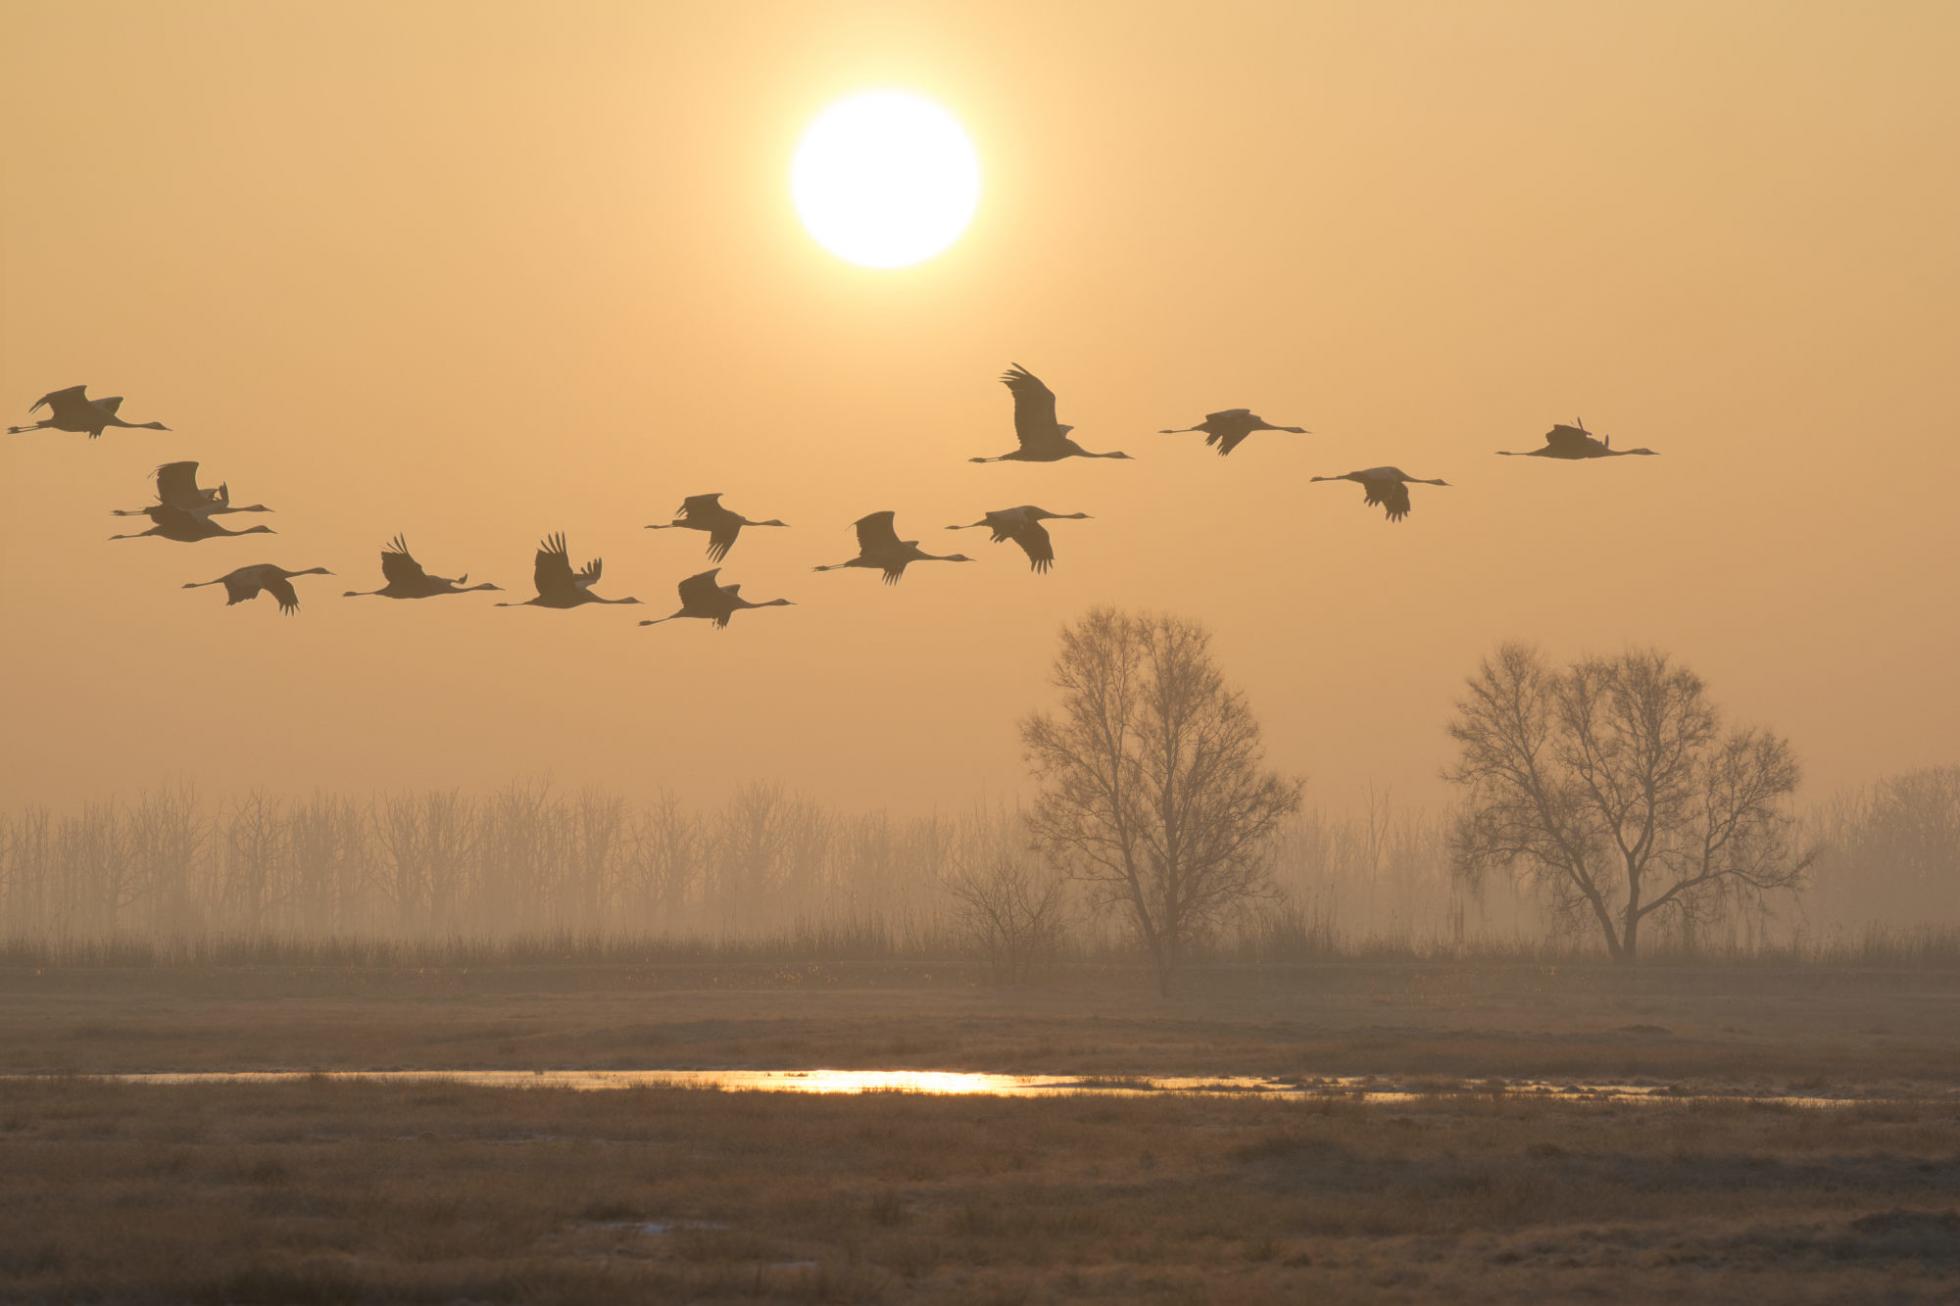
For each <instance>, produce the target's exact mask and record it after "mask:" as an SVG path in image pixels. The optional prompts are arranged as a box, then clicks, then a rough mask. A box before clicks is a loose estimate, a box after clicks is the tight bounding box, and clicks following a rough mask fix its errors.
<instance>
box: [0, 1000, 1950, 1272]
mask: <svg viewBox="0 0 1960 1306" xmlns="http://www.w3.org/2000/svg"><path fill="white" fill-rule="evenodd" d="M819 1065H823V1066H837V1067H859V1068H889V1067H914V1068H936V1069H975V1070H999V1071H1014V1072H1054V1073H1079V1074H1087V1075H1122V1074H1147V1073H1165V1074H1174V1073H1185V1074H1199V1075H1202V1074H1228V1073H1234V1074H1246V1073H1251V1074H1277V1075H1310V1074H1311V1075H1321V1074H1324V1075H1333V1074H1363V1075H1377V1076H1381V1077H1383V1078H1384V1079H1385V1080H1389V1081H1393V1082H1400V1083H1413V1084H1416V1085H1425V1084H1429V1085H1438V1086H1441V1085H1447V1084H1454V1083H1458V1082H1460V1081H1466V1080H1480V1079H1485V1078H1489V1077H1502V1078H1526V1077H1537V1076H1545V1077H1552V1078H1564V1079H1574V1080H1608V1079H1613V1080H1636V1081H1644V1082H1648V1083H1656V1084H1667V1085H1672V1086H1674V1087H1677V1088H1680V1089H1683V1090H1688V1091H1695V1092H1704V1091H1712V1092H1717V1093H1720V1092H1734V1091H1773V1092H1786V1091H1798V1092H1814V1093H1823V1094H1842V1095H1864V1096H1868V1097H1869V1098H1870V1099H1871V1100H1868V1101H1865V1102H1863V1103H1861V1104H1859V1105H1853V1106H1844V1107H1830V1108H1801V1107H1783V1106H1767V1105H1761V1104H1752V1103H1749V1102H1746V1101H1718V1102H1696V1103H1689V1102H1677V1103H1664V1104H1639V1105H1633V1104H1623V1105H1614V1104H1607V1103H1557V1102H1543V1101H1540V1102H1527V1101H1521V1100H1517V1099H1506V1098H1503V1097H1501V1096H1497V1095H1493V1094H1489V1093H1438V1094H1436V1095H1434V1096H1426V1097H1422V1098H1419V1099H1418V1100H1416V1101H1414V1102H1411V1103H1398V1104H1387V1105H1361V1104H1358V1103H1354V1102H1351V1101H1342V1100H1332V1101H1313V1102H1283V1101H1276V1100H1258V1099H1219V1098H1203V1097H1172V1096H1165V1097H1144V1098H1125V1099H1109V1098H1091V1097H1081V1098H1065V1099H1057V1100H1045V1101H1010V1100H1003V1099H978V1098H933V1097H923V1096H916V1095H901V1094H871V1095H865V1096H855V1097H828V1098H819V1097H807V1096H796V1097H791V1096H781V1095H763V1094H735V1093H717V1092H702V1091H688V1090H676V1089H634V1090H627V1091H621V1092H600V1093H584V1094H579V1093H573V1092H570V1091H565V1090H559V1089H547V1088H528V1089H491V1088H479V1087H467V1086H462V1085H457V1084H444V1083H417V1084H404V1083H395V1084H389V1083H379V1082H361V1081H329V1080H324V1079H306V1080H302V1081H299V1082H296V1083H287V1084H272V1085H268V1084H236V1085H219V1086H157V1085H136V1084H122V1083H115V1082H108V1081H103V1080H99V1079H90V1078H70V1077H59V1078H32V1079H13V1080H8V1081H0V1175H4V1177H5V1178H4V1182H0V1301H6V1302H15V1301H22V1302H38V1301H49V1302H67V1301H93V1302H176V1301H190V1302H212V1303H232V1302H235V1303H291V1302H301V1303H303V1302H341V1301H391V1302H395V1301H400V1302H424V1301H427V1302H584V1301H597V1300H605V1301H658V1302H665V1301H699V1302H719V1301H741V1302H750V1301H807V1300H828V1301H888V1302H911V1301H920V1302H955V1303H957V1302H987V1303H994V1302H1028V1303H1034V1302H1051V1301H1073V1300H1082V1299H1101V1300H1107V1301H1112V1302H1130V1301H1152V1302H1154V1301H1167V1302H1216V1303H1232V1302H1264V1301H1296V1300H1305V1299H1309V1298H1311V1299H1314V1300H1321V1301H1397V1300H1426V1299H1434V1298H1437V1297H1445V1296H1446V1297H1448V1298H1449V1299H1451V1300H1458V1301H1493V1302H1496V1301H1515V1300H1519V1299H1521V1298H1526V1297H1530V1298H1536V1299H1541V1300H1555V1301H1567V1300H1600V1301H1608V1302H1614V1301H1628V1302H1631V1301H1650V1300H1654V1299H1656V1298H1659V1297H1664V1296H1666V1297H1675V1298H1680V1299H1685V1300H1722V1301H1733V1300H1776V1301H1847V1302H1849V1301H1861V1302H1862V1301H1872V1300H1884V1301H1898V1302H1917V1301H1926V1302H1935V1301H1951V1300H1952V1299H1953V1294H1954V1290H1955V1284H1956V1282H1960V975H1956V974H1955V973H1953V972H1952V971H1950V970H1940V969H1925V970H1911V969H1891V970H1856V969H1852V968H1845V967H1789V968H1778V967H1768V966H1755V965H1727V966H1707V967H1688V966H1684V965H1672V966H1654V967H1651V968H1647V969H1645V970H1643V971H1641V972H1639V973H1636V974H1631V975H1629V974H1622V973H1619V972H1615V971H1613V970H1611V969H1610V968H1605V967H1600V966H1591V965H1583V964H1578V965H1570V964H1568V965H1559V966H1540V965H1523V964H1511V965H1496V964H1478V965H1469V964H1462V965H1459V964H1455V963H1427V964H1417V963H1396V964H1392V965H1391V964H1367V963H1361V962H1347V963H1330V964H1328V965H1326V966H1322V967H1309V968H1298V969H1292V970H1287V971H1260V972H1252V971H1246V972H1240V971H1223V970H1221V971H1214V972H1208V973H1206V974H1203V975H1197V976H1194V977H1193V979H1192V982H1191V983H1190V984H1189V985H1188V986H1187V989H1186V992H1185V993H1184V994H1183V995H1181V996H1179V997H1177V998H1174V999H1171V1000H1169V1001H1162V1000H1159V999H1156V998H1154V997H1151V996H1149V995H1148V993H1147V990H1146V988H1145V986H1144V985H1143V983H1142V982H1141V981H1140V978H1139V977H1138V976H1136V975H1133V974H1128V973H1125V972H1122V971H1120V970H1098V969H1090V968H1085V969H1083V970H1080V971H1076V972H1071V973H1068V974H1065V975H1060V976H1056V977H1053V978H1052V980H1051V982H1049V983H1047V984H1044V985H1042V986H1039V987H1036V988H1033V989H1030V990H1027V991H1023V992H1004V991H999V990H992V989H988V988H986V987H984V986H982V985H979V984H977V983H975V982H974V981H973V979H972V977H971V976H969V975H966V974H964V973H962V972H961V971H960V970H959V969H958V968H957V967H951V968H934V967H929V966H925V965H913V964H909V963H908V964H889V965H874V964H862V965H855V966H852V965H835V964H817V963H807V964H784V965H775V966H771V965H762V964H757V965H754V966H750V967H733V966H720V967H713V966H700V967H688V966H678V965H677V966H664V967H655V966H644V967H634V966H573V965H567V966H533V967H498V968H476V967H472V968H460V967H390V966H380V967H376V966H369V967H361V966H345V967H294V966H270V967H188V966H186V967H154V968H147V969H135V970H115V969H99V968H47V967H43V968H39V969H38V970H37V969H36V968H34V967H25V968H21V967H15V968H8V969H4V970H0V1071H5V1072H9V1073H11V1074H15V1075H30V1076H46V1075H55V1076H73V1075H84V1076H85V1075H89V1074H101V1073H110V1072H117V1071H146V1070H239V1069H299V1070H311V1069H318V1070H330V1069H332V1070H358V1069H385V1068H438V1069H441V1068H448V1069H461V1068H545V1067H565V1068H570V1067H612V1068H656V1067H716V1066H726V1067H760V1068H787V1067H797V1066H819Z"/></svg>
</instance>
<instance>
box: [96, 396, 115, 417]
mask: <svg viewBox="0 0 1960 1306" xmlns="http://www.w3.org/2000/svg"><path fill="white" fill-rule="evenodd" d="M122 401H123V397H122V396H121V395H110V396H109V397H108V398H107V399H91V400H89V402H90V403H92V404H94V405H95V406H96V407H97V408H100V409H101V410H102V411H103V412H105V413H108V414H110V415H112V416H113V415H114V414H115V412H116V410H118V409H120V408H121V407H122Z"/></svg>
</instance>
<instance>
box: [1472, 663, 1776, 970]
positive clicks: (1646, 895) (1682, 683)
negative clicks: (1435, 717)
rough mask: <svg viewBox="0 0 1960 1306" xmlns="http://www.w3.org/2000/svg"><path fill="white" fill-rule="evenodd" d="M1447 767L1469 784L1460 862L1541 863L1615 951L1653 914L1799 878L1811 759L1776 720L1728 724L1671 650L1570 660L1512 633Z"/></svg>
mask: <svg viewBox="0 0 1960 1306" xmlns="http://www.w3.org/2000/svg"><path fill="white" fill-rule="evenodd" d="M1449 732H1450V737H1451V738H1452V739H1454V740H1455V741H1456V742H1457V745H1458V748H1459V753H1458V757H1457V761H1456V763H1455V765H1454V766H1452V767H1451V768H1449V770H1448V771H1446V772H1445V775H1446V776H1447V778H1448V779H1449V780H1451V781H1453V782H1454V783H1456V784H1457V785H1459V786H1461V787H1462V788H1463V789H1464V791H1465V793H1466V796H1467V802H1466V804H1465V807H1464V810H1463V812H1462V813H1461V814H1460V816H1459V818H1458V821H1457V827H1456V830H1455V833H1454V838H1453V844H1454V846H1453V849H1452V852H1453V858H1454V863H1455V865H1456V868H1457V870H1458V871H1459V873H1461V874H1463V875H1465V876H1466V877H1468V878H1469V879H1470V880H1471V881H1472V882H1475V881H1476V880H1477V879H1478V878H1480V877H1481V876H1482V875H1483V873H1484V872H1485V871H1486V870H1488V869H1490V868H1493V867H1497V868H1502V869H1506V870H1515V871H1518V872H1520V873H1522V874H1525V875H1529V876H1533V877H1535V878H1537V879H1538V880H1539V882H1540V883H1542V884H1543V885H1544V886H1545V887H1546V888H1548V889H1549V890H1550V892H1551V895H1552V899H1553V903H1554V906H1555V907H1556V908H1557V909H1558V910H1559V912H1560V913H1561V914H1562V915H1564V916H1565V917H1566V918H1567V919H1569V920H1581V921H1590V922H1592V924H1593V925H1595V926H1596V927H1597V928H1598V929H1599V931H1600V934H1601V937H1603V938H1604V939H1605V941H1606V948H1607V951H1608V952H1609V953H1610V954H1611V955H1612V956H1613V958H1614V959H1615V960H1616V961H1621V962H1627V963H1631V962H1633V961H1634V960H1635V959H1636V958H1637V957H1638V955H1639V948H1640V929H1641V925H1642V923H1643V922H1645V921H1646V920H1647V919H1648V918H1649V917H1653V916H1656V915H1657V914H1659V913H1671V914H1674V915H1676V916H1678V917H1680V918H1683V919H1686V920H1690V921H1692V920H1696V919H1701V918H1707V917H1713V916H1717V915H1720V914H1722V913H1723V912H1725V911H1727V910H1728V909H1730V908H1731V907H1734V906H1736V905H1738V904H1740V903H1745V902H1752V903H1754V904H1756V905H1760V904H1761V902H1762V901H1763V895H1765V894H1767V893H1768V892H1770V891H1772V890H1777V889H1794V888H1796V887H1797V886H1798V885H1799V884H1801V883H1802V880H1803V874H1804V870H1805V868H1806V867H1807V866H1808V865H1809V864H1810V861H1811V855H1810V854H1808V853H1800V852H1798V851H1797V850H1796V849H1795V847H1794V839H1793V830H1794V827H1795V820H1794V818H1793V817H1792V816H1791V815H1790V814H1789V812H1788V811H1787V804H1786V802H1785V800H1786V799H1787V798H1788V797H1789V795H1790V794H1791V793H1792V792H1793V791H1794V790H1795V789H1796V787H1797V780H1798V767H1797V762H1796V759H1795V757H1794V756H1793V755H1792V754H1791V751H1790V746H1789V744H1788V743H1787V742H1786V741H1785V740H1783V739H1782V738H1780V737H1778V736H1777V735H1774V734H1772V733H1770V732H1769V731H1766V730H1724V729H1723V726H1722V722H1721V717H1720V714H1719V713H1718V712H1717V711H1716V709H1715V707H1714V705H1713V704H1711V703H1710V702H1709V701H1708V696H1707V693H1706V690H1705V689H1704V687H1703V685H1702V682H1701V679H1700V678H1699V677H1698V676H1696V675H1695V674H1694V673H1693V672H1691V671H1689V670H1688V669H1687V668H1685V667H1682V666H1679V665H1677V664H1676V663H1674V662H1673V661H1672V660H1671V659H1669V658H1668V656H1667V655H1666V654H1664V653H1659V652H1627V653H1623V654H1621V655H1620V656H1618V657H1610V658H1602V657H1589V658H1582V659H1581V660H1579V661H1577V662H1574V663H1573V664H1572V665H1570V666H1569V667H1565V668H1563V669H1561V668H1556V667H1552V666H1550V665H1548V664H1547V663H1546V661H1545V660H1544V658H1543V657H1542V656H1541V655H1540V654H1539V653H1538V652H1537V651H1536V650H1534V649H1531V648H1528V647H1525V646H1523V645H1517V644H1507V645H1505V646H1503V647H1502V648H1500V649H1498V651H1497V652H1496V654H1495V655H1493V656H1492V657H1489V658H1486V659H1485V660H1484V662H1483V664H1482V665H1481V666H1480V667H1479V668H1478V670H1477V673H1476V674H1475V675H1473V676H1471V677H1470V679H1469V682H1468V692H1467V693H1466V694H1465V695H1464V697H1463V698H1462V699H1461V700H1459V701H1458V703H1457V713H1456V716H1455V718H1454V719H1453V720H1452V721H1451V722H1450V727H1449Z"/></svg>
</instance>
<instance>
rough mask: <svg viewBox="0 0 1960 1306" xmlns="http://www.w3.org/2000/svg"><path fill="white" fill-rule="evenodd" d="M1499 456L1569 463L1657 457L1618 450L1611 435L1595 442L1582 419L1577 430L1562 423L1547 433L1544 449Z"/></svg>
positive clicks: (1650, 452) (1642, 451)
mask: <svg viewBox="0 0 1960 1306" xmlns="http://www.w3.org/2000/svg"><path fill="white" fill-rule="evenodd" d="M1497 452H1498V453H1500V454H1502V455H1503V456H1504V457H1506V458H1567V459H1578V458H1625V457H1628V456H1629V455H1632V454H1646V455H1648V456H1649V457H1651V456H1653V454H1654V451H1653V450H1652V449H1615V448H1614V447H1613V437H1612V436H1610V435H1609V436H1606V437H1604V438H1601V439H1595V438H1594V437H1593V433H1592V432H1591V431H1588V430H1587V429H1586V423H1585V419H1584V418H1580V419H1579V424H1578V425H1577V426H1567V425H1565V423H1563V422H1561V423H1559V424H1558V425H1557V426H1554V427H1553V428H1552V429H1551V430H1549V431H1547V432H1545V447H1544V448H1543V449H1524V450H1518V449H1499V450H1498V451H1497Z"/></svg>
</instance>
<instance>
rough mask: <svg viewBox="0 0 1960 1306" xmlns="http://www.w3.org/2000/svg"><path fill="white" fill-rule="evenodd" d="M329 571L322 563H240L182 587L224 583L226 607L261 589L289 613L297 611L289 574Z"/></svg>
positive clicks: (304, 574)
mask: <svg viewBox="0 0 1960 1306" xmlns="http://www.w3.org/2000/svg"><path fill="white" fill-rule="evenodd" d="M331 575H333V573H332V572H330V571H328V570H327V569H326V568H325V567H308V568H306V569H305V570H303V571H287V570H286V569H285V568H284V567H276V566H274V565H273V564H272V563H269V562H261V563H255V564H254V565H252V566H250V567H240V568H239V569H238V570H237V571H229V572H226V573H225V574H224V575H222V576H220V577H218V579H216V580H194V581H190V582H188V583H187V584H186V585H185V586H184V588H185V589H187V590H194V589H197V588H199V587H201V586H204V585H222V586H224V587H225V606H226V607H230V606H231V605H232V604H234V603H243V602H244V601H245V600H246V599H255V598H257V597H258V596H259V594H260V592H261V591H263V592H264V593H267V594H270V595H272V597H273V598H275V599H278V600H279V611H281V612H282V613H287V614H291V613H294V612H298V611H299V594H298V593H297V592H295V591H294V589H293V577H295V576H331Z"/></svg>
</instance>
